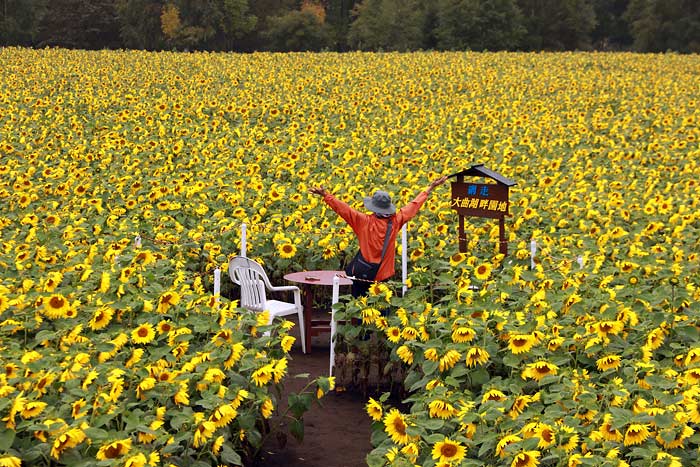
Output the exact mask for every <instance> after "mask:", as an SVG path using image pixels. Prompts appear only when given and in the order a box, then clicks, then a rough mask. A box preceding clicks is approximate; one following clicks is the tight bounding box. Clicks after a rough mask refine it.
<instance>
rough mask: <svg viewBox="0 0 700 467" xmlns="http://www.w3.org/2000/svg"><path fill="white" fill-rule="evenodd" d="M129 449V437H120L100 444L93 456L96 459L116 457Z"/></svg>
mask: <svg viewBox="0 0 700 467" xmlns="http://www.w3.org/2000/svg"><path fill="white" fill-rule="evenodd" d="M129 451H131V438H126V439H120V440H117V441H112V442H111V443H109V444H104V445H102V447H100V449H99V450H98V451H97V454H96V455H95V457H96V458H97V460H105V459H116V458H117V457H121V456H124V455H126V454H128V453H129Z"/></svg>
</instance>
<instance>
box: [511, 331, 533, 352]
mask: <svg viewBox="0 0 700 467" xmlns="http://www.w3.org/2000/svg"><path fill="white" fill-rule="evenodd" d="M538 341H539V340H538V339H537V337H535V336H534V335H532V334H513V335H511V336H510V337H509V338H508V348H509V349H510V351H511V352H513V354H515V355H518V354H521V353H526V352H529V351H530V350H531V349H532V348H533V347H534V346H535V345H537V343H538Z"/></svg>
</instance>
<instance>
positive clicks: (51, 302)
mask: <svg viewBox="0 0 700 467" xmlns="http://www.w3.org/2000/svg"><path fill="white" fill-rule="evenodd" d="M43 305H44V313H45V314H46V316H48V317H49V318H51V319H57V318H61V317H63V316H64V315H65V314H66V312H67V311H68V310H69V309H70V303H68V299H66V297H64V296H63V295H61V294H54V295H51V297H49V298H48V299H44V301H43Z"/></svg>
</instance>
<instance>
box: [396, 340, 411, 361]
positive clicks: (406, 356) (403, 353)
mask: <svg viewBox="0 0 700 467" xmlns="http://www.w3.org/2000/svg"><path fill="white" fill-rule="evenodd" d="M396 355H398V356H399V358H400V359H401V360H402V361H403V362H404V363H406V364H408V365H411V364H412V363H413V352H411V349H409V348H408V347H407V346H405V345H402V346H401V347H399V348H398V349H396Z"/></svg>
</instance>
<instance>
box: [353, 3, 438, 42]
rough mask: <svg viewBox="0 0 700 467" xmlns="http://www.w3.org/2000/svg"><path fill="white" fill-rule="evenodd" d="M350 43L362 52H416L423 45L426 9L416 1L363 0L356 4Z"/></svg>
mask: <svg viewBox="0 0 700 467" xmlns="http://www.w3.org/2000/svg"><path fill="white" fill-rule="evenodd" d="M352 15H353V17H354V20H353V22H352V23H351V25H350V29H349V31H348V41H349V43H350V44H351V45H352V46H354V47H356V48H358V49H361V50H380V49H381V50H399V51H406V50H416V49H419V48H422V47H423V45H424V41H423V39H424V37H423V24H424V22H425V10H424V8H423V4H422V2H420V1H418V0H363V1H362V2H361V3H358V4H357V5H355V7H354V8H353V11H352Z"/></svg>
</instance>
